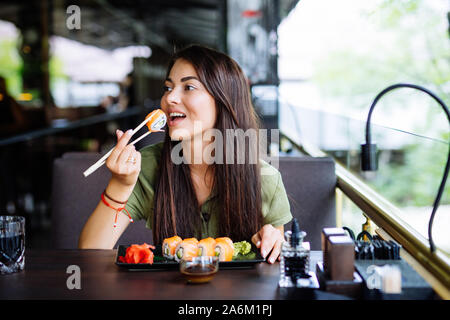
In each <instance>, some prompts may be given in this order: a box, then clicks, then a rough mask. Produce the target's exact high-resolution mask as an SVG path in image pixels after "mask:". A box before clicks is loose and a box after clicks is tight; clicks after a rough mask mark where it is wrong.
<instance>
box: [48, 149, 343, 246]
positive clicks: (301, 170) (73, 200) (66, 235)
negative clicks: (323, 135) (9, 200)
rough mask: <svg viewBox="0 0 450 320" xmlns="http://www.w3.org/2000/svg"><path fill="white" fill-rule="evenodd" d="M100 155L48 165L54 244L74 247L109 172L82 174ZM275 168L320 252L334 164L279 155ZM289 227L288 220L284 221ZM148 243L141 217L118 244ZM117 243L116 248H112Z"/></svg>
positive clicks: (331, 206) (70, 156) (331, 222)
mask: <svg viewBox="0 0 450 320" xmlns="http://www.w3.org/2000/svg"><path fill="white" fill-rule="evenodd" d="M99 158H100V155H99V154H96V153H67V154H65V155H63V157H62V158H59V159H56V160H55V162H54V168H53V191H52V195H53V197H52V234H53V244H54V246H55V247H56V248H64V249H73V248H76V247H77V244H78V237H79V235H80V233H81V230H82V228H83V226H84V224H85V223H86V221H87V219H88V217H89V216H90V214H91V213H92V211H93V210H94V209H95V207H96V206H97V204H98V202H99V199H100V194H101V193H102V191H103V189H104V188H105V187H106V185H107V183H108V181H109V179H110V177H111V174H110V172H109V171H108V169H107V168H106V167H105V166H103V167H101V168H100V169H99V170H97V171H96V172H94V173H93V174H91V175H90V176H88V177H87V178H85V177H84V176H83V171H84V170H86V169H87V168H88V167H89V166H90V165H92V164H93V163H94V162H95V161H97V159H99ZM279 170H280V172H281V174H282V177H283V182H284V185H285V187H286V190H287V194H288V197H289V201H290V204H291V212H292V214H293V215H294V217H297V218H298V220H299V223H300V228H301V229H302V230H305V231H306V232H307V237H306V239H305V241H309V242H310V243H311V249H312V250H320V232H321V230H322V228H324V227H332V226H335V224H336V213H335V193H334V189H335V185H336V177H335V172H334V162H333V160H332V159H331V158H311V157H281V158H280V159H279ZM287 228H290V223H289V224H288V225H287V227H286V230H288V229H287ZM143 242H147V243H152V232H151V230H148V229H146V228H145V226H144V221H137V222H134V223H132V224H130V225H129V227H128V228H127V230H126V231H125V232H124V234H123V235H122V237H121V238H120V239H119V241H118V242H117V245H118V244H131V243H143ZM117 245H116V246H117Z"/></svg>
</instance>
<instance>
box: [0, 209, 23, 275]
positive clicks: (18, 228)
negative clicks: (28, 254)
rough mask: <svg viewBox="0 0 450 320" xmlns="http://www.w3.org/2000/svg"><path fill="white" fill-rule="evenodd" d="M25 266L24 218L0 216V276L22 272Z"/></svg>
mask: <svg viewBox="0 0 450 320" xmlns="http://www.w3.org/2000/svg"><path fill="white" fill-rule="evenodd" d="M24 266H25V218H24V217H20V216H0V274H8V273H13V272H18V271H21V270H23V268H24Z"/></svg>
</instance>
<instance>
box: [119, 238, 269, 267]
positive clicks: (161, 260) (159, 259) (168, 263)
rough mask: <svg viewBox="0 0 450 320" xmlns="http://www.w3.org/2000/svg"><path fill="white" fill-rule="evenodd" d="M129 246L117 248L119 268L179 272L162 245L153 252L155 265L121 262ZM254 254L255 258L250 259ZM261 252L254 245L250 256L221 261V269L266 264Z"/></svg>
mask: <svg viewBox="0 0 450 320" xmlns="http://www.w3.org/2000/svg"><path fill="white" fill-rule="evenodd" d="M128 247H129V246H125V245H119V246H118V248H117V254H116V260H115V263H116V265H118V266H119V267H122V268H126V269H128V270H129V271H152V270H154V271H156V270H178V267H179V263H178V262H176V261H175V260H170V259H167V258H165V257H164V256H163V255H162V250H161V245H157V246H155V250H152V251H153V254H154V258H153V264H149V263H124V262H120V261H119V257H120V256H125V253H126V251H127V248H128ZM252 253H254V256H251V257H249V256H250V255H252ZM264 261H265V259H264V258H263V257H262V256H261V253H260V252H259V250H258V249H257V248H256V247H255V246H254V245H253V244H252V251H251V252H250V253H249V254H248V255H245V256H244V255H238V256H237V257H236V258H234V260H232V261H220V262H219V269H247V268H252V267H254V266H255V265H256V264H257V263H260V262H264Z"/></svg>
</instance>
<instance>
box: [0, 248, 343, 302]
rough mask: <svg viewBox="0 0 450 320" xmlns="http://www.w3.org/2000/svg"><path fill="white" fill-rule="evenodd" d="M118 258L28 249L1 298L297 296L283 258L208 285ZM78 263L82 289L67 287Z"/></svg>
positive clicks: (317, 254) (4, 281) (6, 278)
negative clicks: (284, 278)
mask: <svg viewBox="0 0 450 320" xmlns="http://www.w3.org/2000/svg"><path fill="white" fill-rule="evenodd" d="M115 258H116V250H33V249H27V250H26V253H25V269H24V270H23V271H21V272H18V273H14V274H7V275H0V299H1V300H5V299H21V300H25V299H64V300H66V299H67V300H69V299H86V300H111V299H112V300H116V299H120V300H122V299H125V300H127V299H130V300H141V299H146V300H147V299H148V300H153V299H158V300H216V299H217V300H280V299H281V300H282V299H290V298H296V297H294V296H290V295H289V294H287V293H286V292H284V291H283V290H284V289H283V290H282V289H280V288H279V287H278V280H279V274H280V270H279V268H280V266H279V263H278V262H276V263H274V264H268V263H266V262H262V263H258V264H256V265H255V266H254V267H253V268H249V269H226V270H223V269H219V271H218V273H217V274H216V276H215V277H214V278H213V279H212V280H211V281H210V282H209V283H205V284H188V283H186V280H185V279H184V278H183V276H182V274H181V273H180V272H179V271H178V269H176V270H164V271H156V270H153V271H148V270H147V271H129V270H127V269H124V268H121V267H119V266H117V265H116V264H115ZM321 259H322V253H321V251H311V256H310V264H311V269H310V270H315V265H316V262H317V261H320V260H321ZM73 265H75V266H78V267H79V268H80V275H81V277H80V280H81V281H80V289H77V288H73V286H70V285H69V286H68V282H69V284H70V283H72V281H71V280H70V279H69V277H71V276H73V274H72V273H73V270H71V269H70V268H69V267H70V266H73ZM68 271H69V272H68ZM68 279H69V281H68ZM69 287H72V289H69ZM311 291H312V290H310V291H309V292H311ZM318 291H319V290H314V292H316V293H314V294H313V295H309V296H308V297H307V298H309V299H333V298H336V297H337V298H338V299H341V298H342V299H346V297H344V296H337V295H333V294H331V293H326V292H321V293H317V292H318ZM283 292H284V293H283ZM297 294H298V292H297ZM297 298H298V296H297Z"/></svg>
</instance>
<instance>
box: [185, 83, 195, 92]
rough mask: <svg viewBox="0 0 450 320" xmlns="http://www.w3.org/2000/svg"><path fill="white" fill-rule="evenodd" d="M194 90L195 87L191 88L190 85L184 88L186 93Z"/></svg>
mask: <svg viewBox="0 0 450 320" xmlns="http://www.w3.org/2000/svg"><path fill="white" fill-rule="evenodd" d="M194 89H195V87H194V86H191V85H190V84H187V85H186V87H185V90H186V91H191V90H194Z"/></svg>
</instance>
